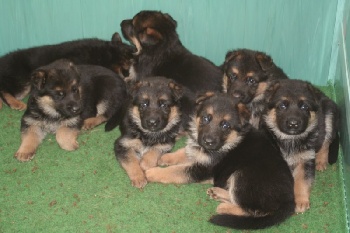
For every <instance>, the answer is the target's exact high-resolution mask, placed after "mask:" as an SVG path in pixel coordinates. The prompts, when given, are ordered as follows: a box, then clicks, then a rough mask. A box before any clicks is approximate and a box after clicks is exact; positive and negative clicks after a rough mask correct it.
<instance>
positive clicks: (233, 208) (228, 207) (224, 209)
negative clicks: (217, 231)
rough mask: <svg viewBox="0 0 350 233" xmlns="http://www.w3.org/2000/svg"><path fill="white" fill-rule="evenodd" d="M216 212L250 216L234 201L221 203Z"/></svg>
mask: <svg viewBox="0 0 350 233" xmlns="http://www.w3.org/2000/svg"><path fill="white" fill-rule="evenodd" d="M216 212H217V213H218V214H229V215H237V216H248V215H249V214H248V213H246V212H245V211H244V210H243V209H242V208H241V207H240V206H238V205H234V204H232V203H220V204H219V205H218V207H217V208H216Z"/></svg>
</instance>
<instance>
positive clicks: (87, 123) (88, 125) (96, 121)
mask: <svg viewBox="0 0 350 233" xmlns="http://www.w3.org/2000/svg"><path fill="white" fill-rule="evenodd" d="M106 121H107V118H106V117H105V116H103V115H98V116H96V117H90V118H87V119H85V120H84V125H83V129H85V130H88V129H92V128H94V127H96V126H98V125H100V124H102V123H103V122H106Z"/></svg>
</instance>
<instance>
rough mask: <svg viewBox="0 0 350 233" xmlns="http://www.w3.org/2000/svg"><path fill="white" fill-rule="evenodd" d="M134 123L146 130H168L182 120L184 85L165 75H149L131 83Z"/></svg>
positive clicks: (131, 111)
mask: <svg viewBox="0 0 350 233" xmlns="http://www.w3.org/2000/svg"><path fill="white" fill-rule="evenodd" d="M129 93H130V95H131V98H132V105H131V108H130V109H129V114H130V115H131V117H132V119H133V121H134V123H136V125H137V126H138V128H140V129H141V130H142V131H144V132H148V133H149V132H166V131H168V130H169V129H171V128H172V127H173V126H175V125H177V124H178V123H179V122H180V120H181V111H180V98H181V97H182V95H183V89H182V87H181V86H180V85H179V84H177V83H175V82H174V81H172V80H170V79H166V78H164V77H149V78H144V79H142V80H140V81H136V82H133V83H131V84H129Z"/></svg>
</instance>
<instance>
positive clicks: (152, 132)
mask: <svg viewBox="0 0 350 233" xmlns="http://www.w3.org/2000/svg"><path fill="white" fill-rule="evenodd" d="M129 85H130V86H129V88H128V90H129V94H130V100H129V103H128V105H127V108H126V112H125V116H124V119H123V122H122V124H121V126H120V131H121V136H120V137H119V138H118V139H117V140H116V141H115V146H114V151H115V155H116V158H117V160H118V161H119V162H120V164H121V166H122V167H123V168H124V169H125V171H126V173H127V174H128V176H129V178H130V180H131V183H132V185H133V186H135V187H137V188H143V187H144V186H145V185H146V184H147V180H146V177H145V174H144V170H147V169H149V168H151V167H154V166H156V165H157V162H158V159H159V157H160V156H161V155H163V154H164V153H167V152H169V151H170V150H171V149H172V147H173V146H174V144H175V139H176V136H177V135H178V133H179V129H180V126H181V120H182V119H181V118H182V115H181V105H180V99H181V98H182V95H183V89H182V87H181V86H180V85H179V84H177V83H176V82H174V81H173V80H170V79H167V78H164V77H149V78H147V79H143V80H139V81H131V83H129Z"/></svg>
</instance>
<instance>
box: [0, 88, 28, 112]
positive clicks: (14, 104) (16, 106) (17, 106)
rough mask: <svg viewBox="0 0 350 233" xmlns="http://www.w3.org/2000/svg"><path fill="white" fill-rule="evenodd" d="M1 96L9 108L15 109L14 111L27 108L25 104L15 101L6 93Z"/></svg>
mask: <svg viewBox="0 0 350 233" xmlns="http://www.w3.org/2000/svg"><path fill="white" fill-rule="evenodd" d="M1 94H2V96H3V97H4V98H5V100H6V102H7V103H8V105H9V106H10V108H12V109H15V110H24V109H26V108H27V105H26V104H25V103H23V102H22V101H19V100H17V99H16V98H15V97H13V96H12V95H11V94H9V93H6V92H2V93H1Z"/></svg>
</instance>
